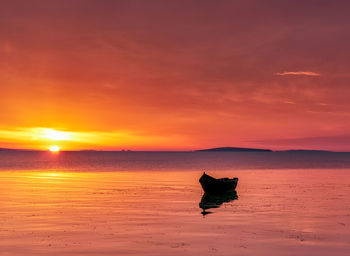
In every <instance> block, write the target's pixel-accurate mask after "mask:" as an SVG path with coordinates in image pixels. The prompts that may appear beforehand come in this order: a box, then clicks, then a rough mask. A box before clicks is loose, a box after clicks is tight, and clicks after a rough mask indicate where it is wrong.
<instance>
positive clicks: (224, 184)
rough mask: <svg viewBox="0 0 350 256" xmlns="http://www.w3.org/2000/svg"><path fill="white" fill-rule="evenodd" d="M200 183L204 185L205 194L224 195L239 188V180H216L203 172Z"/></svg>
mask: <svg viewBox="0 0 350 256" xmlns="http://www.w3.org/2000/svg"><path fill="white" fill-rule="evenodd" d="M199 182H200V184H201V185H202V188H203V190H204V192H206V193H209V194H222V193H226V192H230V191H234V190H235V189H236V187H237V183H238V178H233V179H229V178H221V179H215V178H213V177H211V176H209V175H207V174H205V172H203V175H202V177H201V178H200V179H199Z"/></svg>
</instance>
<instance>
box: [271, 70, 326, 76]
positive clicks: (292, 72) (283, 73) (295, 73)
mask: <svg viewBox="0 0 350 256" xmlns="http://www.w3.org/2000/svg"><path fill="white" fill-rule="evenodd" d="M275 74H276V75H278V76H288V75H294V76H320V75H321V74H319V73H316V72H311V71H285V72H281V73H275Z"/></svg>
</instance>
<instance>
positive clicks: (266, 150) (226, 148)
mask: <svg viewBox="0 0 350 256" xmlns="http://www.w3.org/2000/svg"><path fill="white" fill-rule="evenodd" d="M200 151H220V152H222V151H227V152H232V151H233V152H273V151H272V150H271V149H260V148H236V147H220V148H209V149H199V150H196V152H200Z"/></svg>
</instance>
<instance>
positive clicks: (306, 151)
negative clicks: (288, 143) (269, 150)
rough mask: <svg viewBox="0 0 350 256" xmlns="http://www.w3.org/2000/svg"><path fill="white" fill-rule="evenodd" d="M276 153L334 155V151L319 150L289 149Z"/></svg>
mask: <svg viewBox="0 0 350 256" xmlns="http://www.w3.org/2000/svg"><path fill="white" fill-rule="evenodd" d="M276 152H292V153H293V152H295V153H299V152H300V153H333V152H334V151H329V150H317V149H289V150H282V151H276Z"/></svg>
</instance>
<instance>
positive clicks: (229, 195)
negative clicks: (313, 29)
mask: <svg viewBox="0 0 350 256" xmlns="http://www.w3.org/2000/svg"><path fill="white" fill-rule="evenodd" d="M236 199H238V196H237V192H236V191H235V190H233V191H230V192H226V193H222V194H216V195H213V194H207V193H204V195H203V196H202V200H201V201H200V203H199V207H200V208H202V210H203V211H202V214H203V215H206V214H209V213H211V212H208V211H206V210H207V209H211V208H218V207H220V205H222V204H223V203H229V202H231V201H233V200H236Z"/></svg>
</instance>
